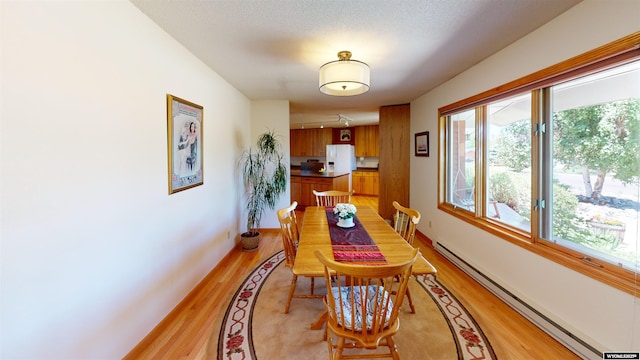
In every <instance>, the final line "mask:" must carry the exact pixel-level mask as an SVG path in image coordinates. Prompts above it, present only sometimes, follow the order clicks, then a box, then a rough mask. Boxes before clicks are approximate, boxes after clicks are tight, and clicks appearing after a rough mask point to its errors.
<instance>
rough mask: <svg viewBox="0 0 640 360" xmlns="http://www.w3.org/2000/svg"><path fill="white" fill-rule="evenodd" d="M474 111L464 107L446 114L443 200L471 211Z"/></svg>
mask: <svg viewBox="0 0 640 360" xmlns="http://www.w3.org/2000/svg"><path fill="white" fill-rule="evenodd" d="M475 124H476V116H475V110H473V109H472V110H467V111H464V112H460V113H457V114H452V115H449V116H448V117H447V127H448V131H447V133H448V134H449V141H448V144H450V145H449V149H448V150H449V151H448V154H449V158H448V164H447V165H448V166H447V172H448V174H447V179H448V181H449V183H448V184H447V202H449V203H451V204H454V205H457V206H460V207H461V208H463V209H466V210H469V211H475V201H474V196H473V194H474V181H475V178H476V170H475V150H476V133H475Z"/></svg>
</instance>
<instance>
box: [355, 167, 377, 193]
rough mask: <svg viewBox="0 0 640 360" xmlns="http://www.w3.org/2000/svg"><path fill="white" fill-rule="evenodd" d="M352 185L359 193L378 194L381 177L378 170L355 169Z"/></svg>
mask: <svg viewBox="0 0 640 360" xmlns="http://www.w3.org/2000/svg"><path fill="white" fill-rule="evenodd" d="M351 176H352V180H351V182H352V187H353V191H355V193H356V194H357V195H373V196H378V194H379V190H378V186H379V185H378V184H379V177H378V172H376V171H358V170H356V171H354V172H353V173H352V175H351Z"/></svg>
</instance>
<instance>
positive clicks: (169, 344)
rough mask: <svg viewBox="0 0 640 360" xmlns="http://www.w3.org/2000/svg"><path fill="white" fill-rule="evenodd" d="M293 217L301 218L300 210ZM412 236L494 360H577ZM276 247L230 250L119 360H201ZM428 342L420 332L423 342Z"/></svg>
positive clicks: (369, 200) (370, 200) (267, 235)
mask: <svg viewBox="0 0 640 360" xmlns="http://www.w3.org/2000/svg"><path fill="white" fill-rule="evenodd" d="M352 202H353V203H355V204H356V205H359V204H363V205H370V206H374V207H375V208H377V198H374V197H360V196H355V197H354V198H353V201H352ZM299 216H300V217H299V218H298V219H302V216H303V214H302V213H301V214H300V215H299ZM418 240H419V241H416V244H417V245H418V246H419V247H420V249H421V251H422V253H423V255H424V256H425V257H426V258H427V259H428V260H429V261H430V262H431V263H432V264H433V265H434V266H435V267H436V268H437V269H438V279H439V280H440V282H442V283H443V284H445V285H446V286H447V288H448V289H449V290H450V291H451V292H452V293H453V294H454V295H455V296H456V297H457V298H458V299H459V300H460V301H461V302H462V303H463V305H464V306H465V307H466V308H467V310H469V312H470V313H471V315H472V316H473V317H474V318H475V320H476V321H477V322H478V324H479V325H480V327H481V328H482V330H483V331H484V332H485V334H486V335H487V337H488V339H489V342H490V343H491V345H492V346H493V349H494V351H495V353H496V355H497V357H498V359H563V360H567V359H579V357H578V356H576V355H575V354H573V353H572V352H571V351H569V350H568V349H566V348H565V347H564V346H562V345H561V344H560V343H558V342H557V341H555V340H554V339H553V338H551V337H550V336H548V335H547V334H545V333H544V332H542V331H541V330H539V329H538V328H537V327H535V326H534V325H533V324H532V323H530V322H529V321H528V320H526V319H525V318H524V317H522V316H521V315H519V314H518V313H517V312H515V311H514V310H512V309H511V308H510V307H508V306H507V305H505V304H504V303H503V302H502V301H500V300H499V299H498V298H497V297H495V296H494V295H493V294H491V293H490V292H489V291H487V290H485V289H484V288H483V287H482V286H480V285H479V284H477V283H476V282H475V281H474V280H472V279H471V278H470V277H469V276H467V275H466V274H465V273H464V272H462V271H461V270H459V269H458V268H457V267H455V266H454V265H452V264H451V263H450V262H449V261H448V260H446V259H445V258H444V257H442V256H441V255H439V254H438V253H436V252H435V251H434V250H433V248H431V246H430V243H429V244H427V242H428V240H427V239H426V238H424V237H423V236H419V237H418ZM280 250H282V241H281V239H280V236H279V232H278V231H274V230H268V231H265V232H263V238H262V240H261V243H260V248H259V249H258V250H257V251H255V252H251V253H247V252H242V251H241V250H240V248H239V247H238V248H236V249H234V250H233V251H232V252H231V253H230V254H229V255H227V256H226V257H225V258H224V259H223V260H222V261H221V262H220V264H219V265H218V266H217V267H216V268H215V269H213V270H212V271H211V273H209V275H207V276H206V277H205V279H204V280H203V281H202V282H201V283H200V284H199V285H198V286H197V287H196V288H195V289H194V290H193V291H192V292H191V293H190V294H189V295H187V296H186V298H185V299H184V300H183V301H182V302H181V304H180V305H178V307H176V309H174V311H173V312H171V313H170V314H168V316H167V317H166V318H165V319H164V320H163V321H162V322H161V323H160V324H158V326H157V327H156V328H155V329H153V330H152V331H151V333H150V334H149V335H148V336H147V337H145V338H144V339H141V341H140V343H139V344H138V345H137V346H136V347H135V348H133V349H132V350H131V351H130V352H129V354H127V356H126V357H125V359H203V358H204V355H205V350H206V345H207V340H208V338H209V336H210V334H211V330H212V329H211V325H212V323H213V321H214V319H215V318H216V316H217V314H218V313H220V312H224V311H225V310H226V306H227V304H226V303H225V300H226V298H227V295H228V294H229V293H231V292H235V290H236V289H237V287H238V286H239V285H240V283H241V282H242V281H243V280H244V278H245V277H246V276H247V274H248V273H249V272H250V271H251V270H252V269H253V268H254V267H255V266H257V265H258V264H260V263H261V262H262V261H263V260H265V259H266V258H268V257H270V256H271V255H272V254H274V253H275V252H277V251H280ZM230 274H233V275H232V276H230ZM284 295H285V294H283V296H284ZM294 301H295V300H294ZM428 341H429V340H428V335H426V336H425V346H428ZM327 356H328V354H327Z"/></svg>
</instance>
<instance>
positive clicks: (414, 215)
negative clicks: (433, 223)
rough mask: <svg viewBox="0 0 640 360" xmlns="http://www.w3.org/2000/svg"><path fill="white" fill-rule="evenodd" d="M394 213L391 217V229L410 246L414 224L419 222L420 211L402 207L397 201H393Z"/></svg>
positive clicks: (413, 235)
mask: <svg viewBox="0 0 640 360" xmlns="http://www.w3.org/2000/svg"><path fill="white" fill-rule="evenodd" d="M393 207H394V208H395V209H396V214H395V216H394V217H393V220H394V221H393V229H394V230H395V231H396V232H397V233H398V234H400V236H402V237H403V238H404V239H405V240H406V241H407V242H408V243H409V244H410V245H411V246H413V239H414V238H415V236H416V225H418V223H419V222H420V212H419V211H418V210H415V209H411V208H408V207H404V206H402V205H400V204H399V203H398V202H397V201H394V202H393Z"/></svg>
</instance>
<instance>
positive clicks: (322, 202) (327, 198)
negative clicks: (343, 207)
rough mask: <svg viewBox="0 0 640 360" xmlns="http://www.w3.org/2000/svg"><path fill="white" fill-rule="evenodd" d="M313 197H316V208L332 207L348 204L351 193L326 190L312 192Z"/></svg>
mask: <svg viewBox="0 0 640 360" xmlns="http://www.w3.org/2000/svg"><path fill="white" fill-rule="evenodd" d="M313 195H315V196H316V206H325V207H333V206H335V205H336V204H340V203H350V202H351V195H353V190H352V191H339V190H327V191H316V190H313Z"/></svg>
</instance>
